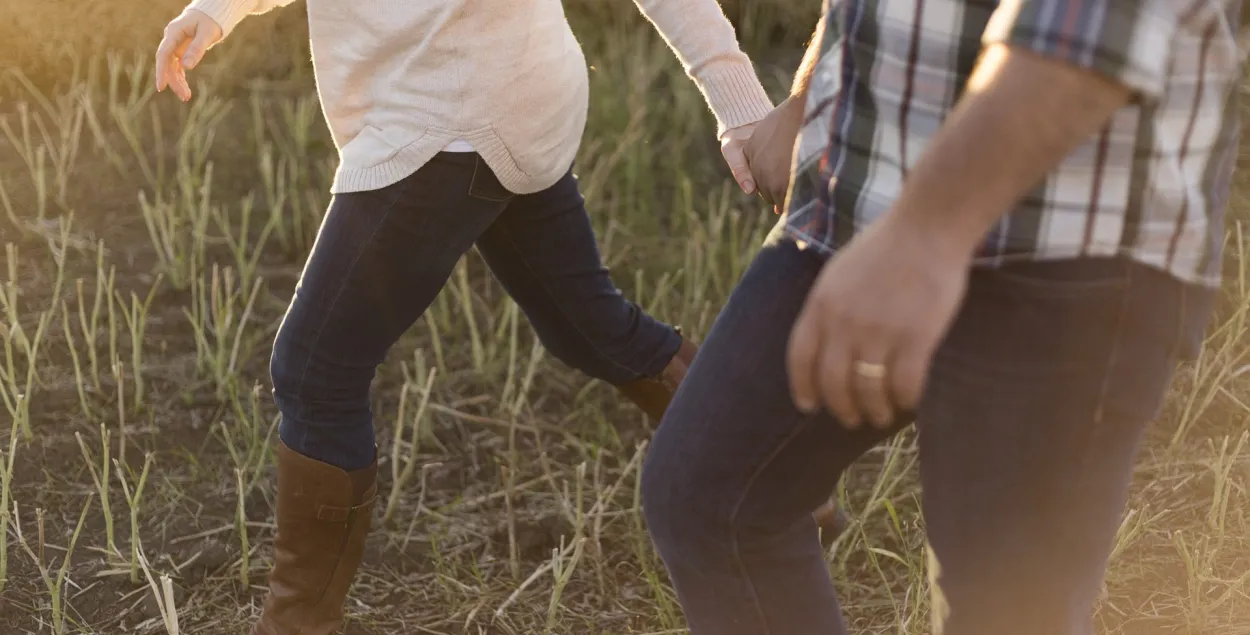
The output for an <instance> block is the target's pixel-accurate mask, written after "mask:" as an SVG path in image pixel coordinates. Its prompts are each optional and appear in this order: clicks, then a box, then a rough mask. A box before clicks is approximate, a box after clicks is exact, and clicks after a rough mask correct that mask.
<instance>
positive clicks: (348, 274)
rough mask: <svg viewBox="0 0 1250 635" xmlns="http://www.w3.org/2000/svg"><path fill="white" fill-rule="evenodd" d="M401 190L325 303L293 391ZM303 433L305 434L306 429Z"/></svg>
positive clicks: (300, 386) (300, 388)
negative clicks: (357, 267) (349, 282)
mask: <svg viewBox="0 0 1250 635" xmlns="http://www.w3.org/2000/svg"><path fill="white" fill-rule="evenodd" d="M403 190H404V188H396V190H395V194H394V195H393V196H392V197H391V200H390V201H387V203H386V210H385V211H384V212H383V213H382V217H381V218H379V219H378V223H377V225H376V226H374V228H373V231H371V232H369V237H368V238H367V239H365V241H364V243H362V244H363V246H362V247H361V249H360V251H359V253H357V254H356V257H355V258H354V259H353V260H352V264H351V266H349V267H348V268H347V271H346V272H344V274H343V281H342V282H341V283H339V288H338V290H337V291H335V292H334V299H332V300H330V304H329V305H327V306H326V309H325V311H323V312H322V315H323V316H324V317H322V320H321V323H320V324H318V325H317V331H316V333H315V334H314V335H313V337H312V340H311V341H310V342H309V345H308V356H307V357H306V358H305V359H304V367H303V368H302V369H301V370H300V376H299V382H298V383H297V384H296V385H295V392H296V393H297V394H298V393H303V392H304V385H305V384H306V383H307V381H308V369H309V368H311V367H312V357H313V354H314V351H316V349H317V344H319V343H320V342H321V336H322V335H323V334H324V333H325V330H326V325H327V324H328V323H329V321H330V320H329V316H330V314H331V313H332V312H333V311H334V307H336V306H337V305H338V303H339V299H340V298H342V297H343V291H345V290H346V289H347V284H348V280H350V279H351V274H352V272H354V271H355V270H356V265H358V264H360V259H361V258H364V256H365V251H366V247H367V246H368V245H370V244H371V243H373V239H374V237H376V236H377V235H378V232H379V231H381V230H382V226H383V225H385V224H386V221H387V219H389V218H390V217H391V213H392V212H394V210H395V202H396V201H398V200H399V196H400V194H402V193H403ZM310 257H311V254H310ZM301 416H302V415H301ZM305 434H307V431H306V430H305Z"/></svg>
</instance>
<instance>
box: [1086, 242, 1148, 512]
mask: <svg viewBox="0 0 1250 635" xmlns="http://www.w3.org/2000/svg"><path fill="white" fill-rule="evenodd" d="M1125 269H1126V273H1125V281H1126V283H1127V284H1125V285H1124V291H1123V295H1122V296H1121V298H1120V310H1119V315H1118V316H1117V318H1116V327H1115V336H1114V337H1115V339H1114V340H1113V341H1112V343H1111V350H1110V352H1109V353H1108V355H1107V362H1106V368H1104V370H1103V377H1102V385H1101V386H1100V387H1099V390H1098V401H1097V403H1096V404H1095V405H1094V421H1093V424H1092V425H1091V426H1090V428H1089V431H1088V433H1087V434H1086V436H1085V444H1084V445H1085V447H1084V448H1082V449H1081V472H1080V474H1079V475H1078V476H1077V479H1076V482H1077V483H1078V484H1079V485H1080V486H1082V487H1084V485H1085V481H1086V478H1087V477H1088V475H1089V465H1090V462H1091V461H1092V459H1093V458H1094V457H1093V454H1092V449H1093V445H1094V444H1093V443H1092V442H1091V439H1093V437H1094V436H1095V435H1096V434H1097V433H1098V432H1099V431H1100V430H1101V429H1102V426H1103V425H1105V423H1106V412H1105V410H1106V404H1107V395H1108V394H1109V393H1110V390H1111V381H1112V377H1113V376H1114V375H1115V367H1116V364H1117V363H1118V361H1119V358H1120V350H1121V347H1122V346H1123V344H1124V326H1125V324H1126V322H1127V319H1126V318H1127V317H1128V309H1129V298H1130V296H1131V294H1132V290H1133V284H1134V280H1133V277H1134V276H1133V268H1132V267H1131V266H1130V267H1126V268H1125Z"/></svg>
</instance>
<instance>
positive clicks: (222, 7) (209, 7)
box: [187, 0, 256, 39]
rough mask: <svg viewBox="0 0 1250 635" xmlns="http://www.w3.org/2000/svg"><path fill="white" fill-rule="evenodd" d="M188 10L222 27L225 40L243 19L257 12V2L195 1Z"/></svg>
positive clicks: (238, 0)
mask: <svg viewBox="0 0 1250 635" xmlns="http://www.w3.org/2000/svg"><path fill="white" fill-rule="evenodd" d="M187 8H188V9H195V10H196V11H201V12H203V13H205V14H207V15H208V17H210V18H212V19H213V21H214V22H216V23H217V26H220V27H221V31H222V35H221V37H222V39H225V37H226V36H227V35H230V32H231V31H233V30H234V27H236V26H238V24H239V23H240V22H242V21H243V18H246V17H247V16H248V15H249V14H250V13H252V12H253V11H255V10H256V0H193V2H192V3H191V5H190V6H188V7H187Z"/></svg>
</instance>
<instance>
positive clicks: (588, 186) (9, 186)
mask: <svg viewBox="0 0 1250 635" xmlns="http://www.w3.org/2000/svg"><path fill="white" fill-rule="evenodd" d="M565 4H566V6H567V8H568V13H569V16H570V20H571V21H572V23H573V27H574V31H575V32H576V33H577V35H578V37H579V38H580V39H581V41H582V43H583V46H584V48H585V50H586V55H587V59H588V61H589V63H590V64H591V65H592V67H593V70H592V72H591V82H592V87H591V94H592V104H591V112H590V121H589V124H588V130H587V133H586V137H585V142H584V144H583V146H582V150H581V153H580V156H579V163H578V165H579V176H580V178H581V182H582V186H583V188H584V192H585V195H586V198H587V199H588V202H589V206H590V208H591V210H592V215H593V219H594V223H595V227H596V230H597V232H598V236H599V239H600V243H601V247H602V250H603V253H604V254H605V256H606V258H607V259H608V261H609V264H610V265H611V267H612V268H613V271H614V277H615V280H616V281H617V283H618V285H619V286H621V287H622V288H623V289H624V290H625V291H626V293H627V294H629V295H630V296H631V297H633V298H636V299H637V300H638V301H639V302H641V303H642V304H643V305H644V306H646V307H647V308H648V309H649V310H651V311H652V312H654V313H655V314H657V315H659V316H660V317H662V318H664V319H667V320H669V321H672V322H674V323H677V324H681V325H683V326H684V327H685V328H686V329H687V330H688V331H689V332H690V333H691V334H693V336H694V337H696V338H699V337H701V336H702V335H703V334H704V333H705V332H706V330H707V328H708V327H709V325H710V323H711V320H712V319H713V317H714V316H715V314H716V312H717V310H718V308H719V307H720V306H721V304H722V303H723V301H724V299H725V298H726V296H727V294H728V292H729V291H730V289H731V288H732V285H733V283H734V282H735V280H736V279H737V277H738V276H739V274H740V273H741V272H742V270H743V267H744V266H745V264H746V263H747V262H749V259H750V257H751V255H752V254H753V253H754V250H755V249H756V247H757V245H759V244H760V241H761V238H762V236H763V233H764V232H765V231H766V230H767V229H768V228H769V226H770V225H771V223H772V222H773V220H774V218H773V217H772V215H771V214H770V213H768V212H767V211H766V210H765V209H764V206H763V205H761V204H760V203H759V202H758V201H757V200H753V199H751V198H749V197H745V196H743V195H741V194H740V193H739V192H737V190H736V188H734V187H733V185H732V182H731V181H730V179H729V178H728V173H727V171H726V169H725V168H724V167H723V166H722V164H721V162H720V160H719V155H718V152H717V149H716V143H715V140H714V139H713V123H712V119H711V117H710V115H709V114H708V113H707V111H706V108H705V107H704V105H703V102H702V100H701V98H700V96H699V95H698V93H697V91H696V90H695V89H694V87H693V85H692V84H691V83H690V82H688V81H687V80H686V79H685V78H684V77H683V75H682V73H681V69H680V67H679V66H678V64H677V62H676V60H675V59H674V58H673V56H672V54H671V53H670V52H669V51H668V50H667V49H666V48H665V47H664V45H663V43H662V42H661V41H660V39H659V38H658V37H657V36H656V35H655V34H654V33H653V32H651V30H650V29H649V28H648V27H647V26H646V24H645V22H644V21H643V20H642V19H640V18H639V16H638V15H637V13H636V11H635V9H634V7H633V5H632V3H630V2H624V1H621V2H605V1H603V0H568V1H567V2H566V3H565ZM818 4H819V3H818V2H816V0H772V1H764V0H726V2H725V6H726V11H727V13H728V14H729V15H730V16H731V17H732V19H733V20H734V22H735V24H736V25H737V26H738V29H739V34H740V36H741V38H742V39H743V42H744V46H745V48H746V49H747V50H748V51H749V52H750V53H751V54H752V57H753V58H754V59H755V60H756V61H757V64H758V66H759V68H760V74H761V76H762V77H763V78H764V79H765V81H766V84H767V86H768V87H769V89H770V90H771V91H773V94H774V95H780V94H783V92H784V86H785V85H786V83H787V77H788V76H789V74H790V73H791V72H792V70H793V68H794V66H795V64H796V62H797V59H798V57H799V55H800V54H801V47H802V44H803V42H804V41H805V40H806V38H807V36H808V34H809V32H810V29H811V26H812V25H813V24H814V20H815V18H816V14H817V5H818ZM180 8H181V3H180V2H178V1H176V0H146V1H143V2H140V1H139V0H122V1H114V2H107V3H104V2H95V3H92V2H70V1H68V0H5V1H4V2H3V3H0V238H2V240H0V243H3V245H4V259H3V261H2V262H0V346H2V347H3V355H2V356H0V397H2V398H3V401H2V403H3V406H2V407H0V422H4V424H6V425H0V475H3V476H4V478H3V480H2V481H0V484H2V485H3V493H2V495H0V510H3V512H2V513H0V549H2V551H0V585H2V588H0V633H3V634H4V635H9V634H15V633H16V634H26V633H55V632H63V633H92V634H110V635H111V634H116V633H162V632H169V633H176V632H179V631H181V632H185V633H196V634H198V635H225V634H237V633H245V632H247V629H248V625H249V623H250V621H251V620H252V619H253V618H254V616H255V615H256V614H257V613H258V609H259V603H260V599H261V597H262V594H263V585H264V583H265V580H264V575H265V572H266V570H267V566H268V558H269V549H268V545H269V541H270V539H271V536H272V529H273V526H272V524H271V516H272V508H273V507H272V506H273V491H272V486H271V461H272V456H271V447H272V446H271V441H272V438H273V430H274V425H275V422H276V419H275V410H274V408H273V407H272V405H271V402H270V400H269V395H268V385H267V383H268V380H267V372H266V366H267V359H268V352H269V346H270V341H271V338H272V336H273V333H274V331H275V329H276V325H277V322H278V319H279V318H280V316H281V314H282V311H283V309H284V307H285V306H286V303H287V300H288V299H289V297H290V293H291V290H292V288H293V285H294V282H295V279H296V276H297V275H298V272H299V268H300V265H301V263H302V261H303V258H304V256H305V255H306V253H307V250H308V247H309V245H310V244H311V240H312V238H313V236H314V234H315V231H316V228H317V224H318V222H319V219H320V217H321V214H322V212H323V210H324V209H325V207H326V205H327V203H328V196H327V188H328V184H329V177H330V175H331V173H332V170H333V166H334V159H335V157H334V152H333V147H332V145H331V143H330V141H329V135H328V133H327V131H326V129H325V127H324V124H323V123H322V121H321V118H320V111H319V108H318V105H317V102H316V98H315V93H314V87H313V81H312V74H311V67H310V65H309V63H308V58H309V55H308V49H307V43H306V41H305V38H306V36H307V30H306V26H305V21H304V20H305V15H304V11H303V9H302V7H301V6H299V5H297V6H293V7H289V8H287V9H284V10H281V11H278V12H276V13H274V14H271V15H267V16H264V17H259V18H252V19H250V20H248V21H246V22H245V24H244V25H243V26H242V27H240V29H239V30H238V31H237V32H236V33H235V34H234V35H233V36H232V37H231V39H230V41H229V42H228V43H227V44H225V45H223V46H220V47H218V48H216V49H214V50H213V51H211V52H210V55H209V57H208V60H207V62H206V64H205V65H204V66H203V67H202V68H201V69H199V70H197V71H196V72H195V73H194V74H193V77H192V85H193V88H194V89H195V91H196V97H195V99H194V100H193V102H192V104H190V105H183V104H180V103H178V102H177V100H176V99H175V98H174V97H173V96H172V95H170V94H161V95H155V94H153V90H152V87H151V85H152V75H151V73H152V64H151V58H152V51H153V49H154V47H155V45H156V43H157V41H158V40H159V38H160V33H161V28H162V26H163V25H164V23H165V22H166V21H168V20H169V19H170V18H172V17H173V16H174V15H175V14H176V13H177V12H178V11H179V10H180ZM1248 191H1250V190H1247V188H1246V178H1245V176H1244V171H1243V172H1241V173H1240V176H1239V178H1238V185H1237V191H1236V193H1235V195H1234V197H1233V202H1232V206H1233V217H1234V219H1237V220H1238V221H1239V222H1234V223H1230V225H1229V249H1228V252H1229V261H1228V268H1227V272H1228V278H1227V284H1226V292H1227V293H1226V294H1225V301H1224V302H1223V304H1222V307H1221V310H1220V315H1219V317H1218V319H1217V321H1216V323H1215V324H1213V325H1212V327H1211V331H1210V333H1211V335H1210V338H1209V340H1208V342H1207V346H1206V349H1205V350H1204V352H1203V354H1202V357H1201V359H1200V360H1199V361H1198V362H1196V363H1193V364H1188V365H1186V366H1185V367H1183V368H1182V369H1181V370H1180V371H1179V374H1178V377H1177V380H1176V383H1175V389H1174V392H1173V394H1172V395H1171V397H1170V399H1169V401H1168V405H1167V407H1166V409H1165V412H1164V415H1163V417H1162V420H1161V421H1160V422H1159V424H1158V425H1157V426H1155V428H1154V429H1153V431H1152V433H1151V435H1150V438H1149V439H1148V441H1147V444H1146V447H1145V448H1144V449H1143V453H1142V456H1141V461H1140V468H1139V470H1138V473H1137V475H1136V481H1135V482H1136V485H1135V489H1134V495H1133V498H1132V501H1131V503H1130V506H1129V509H1128V510H1127V512H1126V516H1125V520H1124V523H1123V526H1122V528H1121V531H1120V536H1119V539H1118V541H1117V547H1116V551H1115V555H1114V558H1113V561H1112V563H1111V566H1110V574H1109V578H1108V581H1107V585H1106V590H1105V595H1104V601H1103V602H1102V603H1101V605H1100V607H1099V612H1098V622H1099V626H1100V629H1101V630H1103V631H1104V632H1107V633H1126V634H1127V633H1132V634H1133V635H1143V634H1144V635H1149V634H1154V633H1203V634H1224V633H1227V634H1230V635H1231V634H1238V635H1242V634H1245V633H1250V595H1248V593H1250V520H1248V518H1247V516H1248V514H1250V493H1248V492H1247V487H1250V444H1248V443H1247V437H1248V434H1250V433H1248V432H1247V423H1248V422H1250V366H1248V363H1250V362H1248V361H1247V352H1248V351H1250V338H1247V311H1248V310H1250V257H1248V256H1246V255H1245V254H1246V249H1247V247H1250V237H1247V236H1245V235H1243V234H1242V231H1243V225H1242V224H1240V222H1244V220H1245V219H1247V218H1250V216H1248V212H1247V210H1248V209H1250V205H1248V204H1247V201H1246V194H1247V192H1248ZM375 409H376V410H375V411H376V412H377V414H378V418H379V422H378V427H379V432H378V434H379V443H380V444H381V465H380V473H381V478H382V482H381V496H382V502H381V504H380V505H379V509H378V510H377V521H376V525H377V526H378V529H377V530H376V531H375V533H374V535H373V537H372V538H371V540H370V542H369V548H368V554H367V561H366V565H365V567H364V570H363V571H362V573H361V575H360V576H359V578H358V581H357V584H356V587H355V589H354V592H353V594H352V596H351V599H350V600H349V604H348V611H349V613H350V621H349V626H348V632H349V633H358V634H382V633H406V634H416V633H431V634H437V633H526V634H529V633H540V632H551V633H596V634H598V633H654V634H658V633H681V632H684V629H683V621H682V619H681V615H680V609H679V608H678V606H677V605H676V602H675V600H674V598H673V595H672V592H671V589H670V588H669V586H668V583H667V580H666V577H665V575H664V573H663V570H662V567H661V566H660V564H659V561H658V559H657V558H656V556H655V555H654V553H653V551H652V549H651V546H650V544H649V542H648V540H647V537H646V534H645V532H644V530H643V526H642V520H641V516H640V514H639V509H638V497H637V477H638V466H639V462H640V460H641V457H642V453H643V452H644V451H645V444H646V441H647V439H648V438H649V436H650V433H651V427H650V426H651V424H650V423H648V422H647V421H646V420H645V418H644V417H643V416H642V415H641V413H639V412H638V411H637V410H636V409H635V408H633V407H632V406H630V405H629V404H627V403H623V402H622V401H621V400H619V399H618V398H617V397H616V395H615V393H614V392H613V391H612V390H611V389H610V388H608V387H606V386H603V385H601V384H599V383H596V382H588V381H587V380H586V379H584V378H583V377H581V376H579V375H577V374H576V373H573V372H571V371H569V370H568V369H566V368H564V367H562V366H561V365H560V364H558V363H557V362H554V361H552V360H550V359H549V358H547V357H545V356H544V355H543V353H542V350H541V349H540V348H538V347H536V346H535V340H534V337H533V335H532V333H531V331H530V330H529V328H528V326H527V325H526V324H525V321H524V319H518V313H517V311H516V308H515V306H514V305H513V304H512V303H511V302H510V301H509V300H508V299H507V297H506V296H504V295H503V294H502V293H501V291H500V289H499V287H498V286H497V285H496V284H495V283H494V281H493V280H491V278H490V276H489V275H488V274H487V273H485V271H484V268H483V266H482V263H481V261H480V259H479V258H478V257H477V255H476V254H472V253H471V254H469V255H468V256H467V257H466V258H465V259H464V261H463V263H462V266H461V267H460V268H459V269H458V270H457V272H456V274H455V275H454V276H453V278H452V281H451V283H450V284H449V285H448V287H447V289H446V290H445V291H444V292H443V294H442V295H441V296H440V297H439V298H438V301H437V302H436V303H435V305H434V306H433V307H432V308H431V309H430V311H429V312H428V314H427V316H426V317H425V319H423V320H422V321H421V322H420V323H419V324H417V325H416V326H415V327H414V328H413V329H412V331H411V333H410V334H409V335H408V336H407V337H405V338H404V340H403V341H402V342H401V343H400V344H399V345H398V346H397V347H396V348H395V350H394V351H393V352H392V355H391V356H390V358H389V359H388V361H387V362H386V364H385V367H384V368H383V369H382V371H381V373H380V377H379V381H378V384H377V387H376V398H375ZM10 422H11V425H7V424H9V423H10ZM915 462H916V452H915V448H914V445H913V439H912V438H910V437H907V436H904V437H902V438H900V439H898V441H897V442H896V443H893V444H891V445H890V446H888V447H883V448H880V449H879V450H878V451H877V452H874V453H873V454H872V455H870V456H868V457H865V459H864V460H863V461H862V462H861V463H860V464H859V465H857V466H856V467H855V469H854V472H853V473H852V474H850V475H849V476H848V477H847V478H846V479H845V480H844V488H845V489H844V491H843V492H842V493H841V494H842V496H843V497H844V499H845V504H846V506H847V508H848V509H849V511H850V512H851V514H852V516H853V518H854V522H853V524H852V526H851V529H850V531H849V532H848V533H847V534H846V535H845V536H844V537H843V538H842V539H841V540H839V542H838V543H836V544H835V545H834V546H833V547H832V548H831V549H830V552H829V561H830V566H831V570H832V571H833V572H834V575H835V576H836V578H837V580H838V584H839V588H840V591H841V594H842V597H843V600H844V603H845V607H846V612H847V619H848V623H849V624H850V625H851V630H852V632H854V633H926V632H928V600H927V592H926V588H925V583H924V576H925V572H924V559H923V557H922V555H921V554H922V551H921V546H922V540H923V537H922V528H923V521H922V519H921V518H920V515H919V513H918V496H919V490H918V487H917V484H916V481H915ZM104 503H107V505H105V504H104ZM175 617H176V619H175Z"/></svg>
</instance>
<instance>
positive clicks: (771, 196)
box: [745, 96, 804, 211]
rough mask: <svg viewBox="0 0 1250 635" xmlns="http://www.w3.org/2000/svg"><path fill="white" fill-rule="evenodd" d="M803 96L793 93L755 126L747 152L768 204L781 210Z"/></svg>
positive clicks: (756, 181)
mask: <svg viewBox="0 0 1250 635" xmlns="http://www.w3.org/2000/svg"><path fill="white" fill-rule="evenodd" d="M803 101H804V99H803V97H802V96H791V97H789V98H787V99H786V100H785V101H783V102H781V105H779V106H777V107H776V108H774V109H773V111H772V112H770V113H768V116H766V117H764V118H763V119H761V120H760V121H759V122H758V123H757V124H756V126H755V131H754V134H752V135H751V139H750V141H748V142H747V144H746V148H745V154H746V159H747V164H748V165H749V166H750V170H751V176H753V177H755V184H756V187H758V188H759V193H760V197H761V198H763V199H764V202H765V203H768V204H769V205H772V206H773V207H774V210H775V211H780V209H781V207H780V206H781V204H782V203H784V202H785V200H786V190H788V189H789V188H790V162H791V160H792V159H793V158H794V143H795V141H796V140H797V139H798V136H799V128H800V127H802V124H803Z"/></svg>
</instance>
